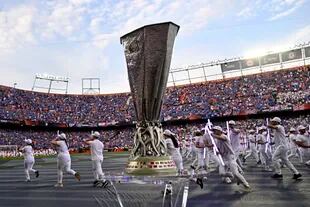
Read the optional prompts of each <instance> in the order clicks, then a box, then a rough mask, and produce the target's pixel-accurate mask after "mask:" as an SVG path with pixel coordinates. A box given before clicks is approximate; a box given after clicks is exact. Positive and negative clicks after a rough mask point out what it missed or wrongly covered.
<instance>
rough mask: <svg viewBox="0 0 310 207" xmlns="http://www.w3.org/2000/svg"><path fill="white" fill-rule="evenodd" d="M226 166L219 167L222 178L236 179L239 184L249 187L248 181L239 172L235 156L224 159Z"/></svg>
mask: <svg viewBox="0 0 310 207" xmlns="http://www.w3.org/2000/svg"><path fill="white" fill-rule="evenodd" d="M223 161H224V164H225V166H223V165H219V173H220V175H221V176H222V177H230V178H232V177H235V178H236V179H237V180H239V182H241V183H243V184H244V185H249V184H248V182H247V181H246V179H245V178H244V177H243V175H242V174H241V173H240V172H239V170H238V164H237V162H236V158H235V156H234V155H229V156H225V157H223Z"/></svg>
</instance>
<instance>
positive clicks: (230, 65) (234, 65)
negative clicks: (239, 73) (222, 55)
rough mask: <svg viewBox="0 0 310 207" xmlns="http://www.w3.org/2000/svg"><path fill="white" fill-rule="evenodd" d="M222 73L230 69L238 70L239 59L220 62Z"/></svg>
mask: <svg viewBox="0 0 310 207" xmlns="http://www.w3.org/2000/svg"><path fill="white" fill-rule="evenodd" d="M221 69H222V73H224V72H227V71H231V70H240V63H239V61H233V62H228V63H222V64H221Z"/></svg>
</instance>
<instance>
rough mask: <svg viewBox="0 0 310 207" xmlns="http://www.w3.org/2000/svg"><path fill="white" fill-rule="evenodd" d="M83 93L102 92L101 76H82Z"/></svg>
mask: <svg viewBox="0 0 310 207" xmlns="http://www.w3.org/2000/svg"><path fill="white" fill-rule="evenodd" d="M82 94H88V95H91V94H100V78H82Z"/></svg>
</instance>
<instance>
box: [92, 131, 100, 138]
mask: <svg viewBox="0 0 310 207" xmlns="http://www.w3.org/2000/svg"><path fill="white" fill-rule="evenodd" d="M91 136H93V137H96V138H99V137H100V133H99V132H97V131H95V132H93V133H92V134H91Z"/></svg>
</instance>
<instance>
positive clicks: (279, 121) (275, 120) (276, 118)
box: [271, 117, 281, 123]
mask: <svg viewBox="0 0 310 207" xmlns="http://www.w3.org/2000/svg"><path fill="white" fill-rule="evenodd" d="M271 121H274V122H278V123H281V119H280V118H279V117H274V118H273V119H271Z"/></svg>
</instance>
